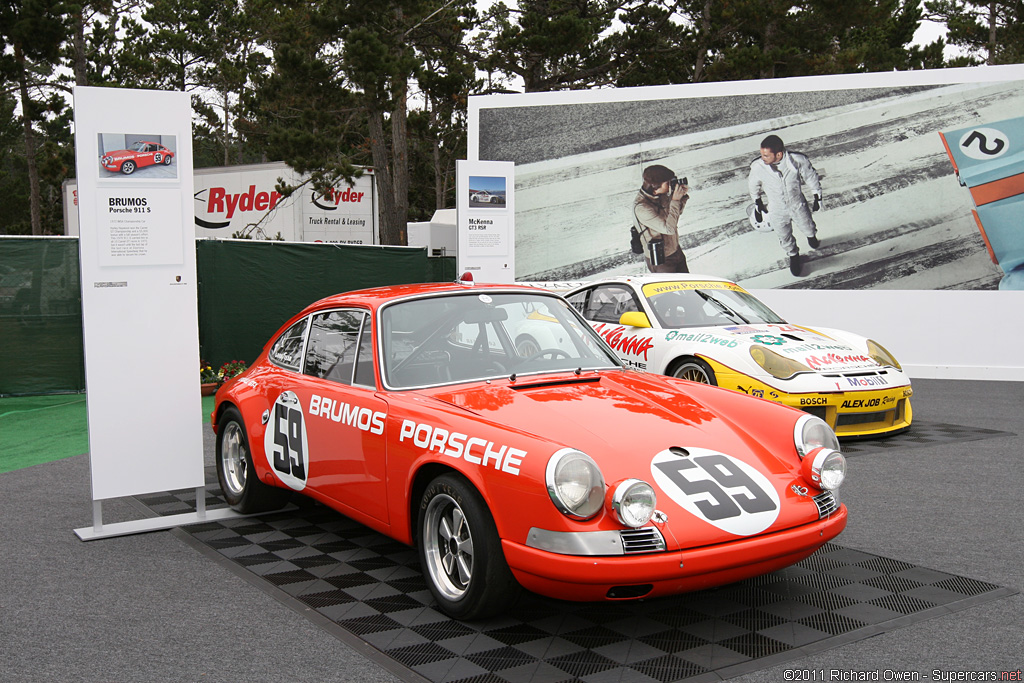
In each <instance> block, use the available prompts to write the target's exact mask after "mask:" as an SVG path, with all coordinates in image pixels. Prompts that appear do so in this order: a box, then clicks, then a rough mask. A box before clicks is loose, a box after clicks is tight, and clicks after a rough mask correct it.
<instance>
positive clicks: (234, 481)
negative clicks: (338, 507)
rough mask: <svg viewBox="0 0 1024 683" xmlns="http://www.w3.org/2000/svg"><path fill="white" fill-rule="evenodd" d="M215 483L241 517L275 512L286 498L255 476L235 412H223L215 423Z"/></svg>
mask: <svg viewBox="0 0 1024 683" xmlns="http://www.w3.org/2000/svg"><path fill="white" fill-rule="evenodd" d="M217 480H218V481H219V482H220V489H221V491H223V492H224V499H225V500H227V502H228V504H229V505H231V507H232V508H234V509H235V510H238V511H239V512H242V513H250V512H262V511H264V510H273V509H275V508H279V507H281V506H282V505H283V504H284V502H285V496H286V495H287V494H286V493H285V492H284V491H282V490H281V489H277V488H274V487H273V486H267V485H266V484H264V483H263V482H261V481H260V479H259V477H258V476H257V474H256V468H255V467H253V464H252V453H251V452H250V451H249V437H248V435H247V434H246V431H245V424H244V423H243V422H242V417H241V415H239V414H238V411H237V410H236V409H235V408H228V409H227V410H225V411H224V413H223V415H221V417H220V420H218V422H217Z"/></svg>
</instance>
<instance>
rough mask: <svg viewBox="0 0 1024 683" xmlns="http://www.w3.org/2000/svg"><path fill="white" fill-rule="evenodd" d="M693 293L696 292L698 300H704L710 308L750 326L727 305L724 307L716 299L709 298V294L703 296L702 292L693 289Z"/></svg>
mask: <svg viewBox="0 0 1024 683" xmlns="http://www.w3.org/2000/svg"><path fill="white" fill-rule="evenodd" d="M693 291H695V292H697V296H699V297H700V298H702V299H704V301H707V302H708V303H710V304H711V305H712V306H714V307H715V308H717V309H718V310H720V311H721V312H722V313H725V314H726V315H728V316H733V317H734V318H739V319H740V321H741V322H744V323H747V324H748V325H749V324H750V321H749V320H747V319H746V318H744V317H743V316H742V315H740V314H739V313H737V312H736V311H734V310H732V309H731V308H729V306H728V305H726V304H724V303H723V302H721V301H719V300H718V299H716V298H715V297H713V296H711V295H710V294H705V293H704V292H702V291H700V290H699V289H695V290H693ZM733 322H737V321H736V320H733Z"/></svg>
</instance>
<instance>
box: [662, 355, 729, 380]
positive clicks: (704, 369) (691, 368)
mask: <svg viewBox="0 0 1024 683" xmlns="http://www.w3.org/2000/svg"><path fill="white" fill-rule="evenodd" d="M666 374H667V375H670V376H672V377H678V378H679V379H687V380H690V381H691V382H699V383H701V384H711V385H712V386H718V380H716V379H715V371H714V370H712V369H711V366H710V365H708V364H707V363H705V362H704V361H702V360H701V359H700V358H693V357H692V356H691V357H687V358H680V359H679V360H677V361H676V362H675V363H673V364H672V367H671V368H669V370H668V372H667V373H666Z"/></svg>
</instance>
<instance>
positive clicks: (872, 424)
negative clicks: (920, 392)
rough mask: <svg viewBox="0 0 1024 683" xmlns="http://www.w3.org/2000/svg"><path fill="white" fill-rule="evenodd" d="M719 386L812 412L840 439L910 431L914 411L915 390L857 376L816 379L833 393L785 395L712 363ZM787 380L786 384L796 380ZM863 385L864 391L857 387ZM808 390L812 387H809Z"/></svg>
mask: <svg viewBox="0 0 1024 683" xmlns="http://www.w3.org/2000/svg"><path fill="white" fill-rule="evenodd" d="M712 369H714V370H715V375H716V377H717V380H718V386H720V387H725V388H726V389H733V390H735V391H740V392H743V393H745V394H748V395H751V396H757V397H759V398H765V399H768V400H769V401H775V402H776V403H781V404H783V405H787V406H789V407H791V408H797V409H798V410H803V411H804V412H807V413H810V414H812V415H815V416H817V417H820V418H821V419H822V420H824V421H825V422H827V423H828V426H829V427H831V428H832V430H833V431H834V432H835V433H836V436H839V437H870V436H886V435H891V434H898V433H900V432H902V431H905V430H907V429H909V428H910V423H911V421H912V420H913V416H914V413H913V409H912V408H911V405H910V397H911V396H913V394H914V390H913V389H912V388H911V387H910V386H909V385H907V384H902V385H900V386H895V387H883V388H880V389H872V388H869V387H872V386H877V385H876V384H873V383H872V382H875V381H878V380H877V379H876V377H874V376H865V377H857V376H855V373H847V374H845V375H839V374H837V375H836V376H835V377H832V378H830V377H823V376H815V377H816V383H817V381H833V380H834V383H835V385H836V389H835V390H834V391H820V390H819V391H793V392H786V391H783V390H781V389H778V388H776V387H773V386H771V385H769V384H765V383H763V382H760V381H758V380H756V379H754V378H752V377H750V376H748V375H743V374H740V373H737V372H734V371H732V370H731V369H729V368H727V367H726V366H724V365H720V364H717V363H712ZM795 379H796V378H794V380H787V381H795ZM857 382H862V383H863V384H862V386H864V387H865V388H862V389H861V388H854V387H855V386H856V384H855V383H857ZM808 388H809V387H808Z"/></svg>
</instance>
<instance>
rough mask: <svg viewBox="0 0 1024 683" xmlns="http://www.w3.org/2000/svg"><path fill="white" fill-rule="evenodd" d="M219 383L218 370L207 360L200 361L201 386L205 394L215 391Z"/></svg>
mask: <svg viewBox="0 0 1024 683" xmlns="http://www.w3.org/2000/svg"><path fill="white" fill-rule="evenodd" d="M219 385H220V379H219V378H218V377H217V371H216V370H214V369H213V366H212V365H210V364H209V363H207V362H206V361H205V360H201V361H199V388H200V391H202V394H203V396H209V395H210V394H213V393H215V392H216V391H217V387H218V386H219Z"/></svg>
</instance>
